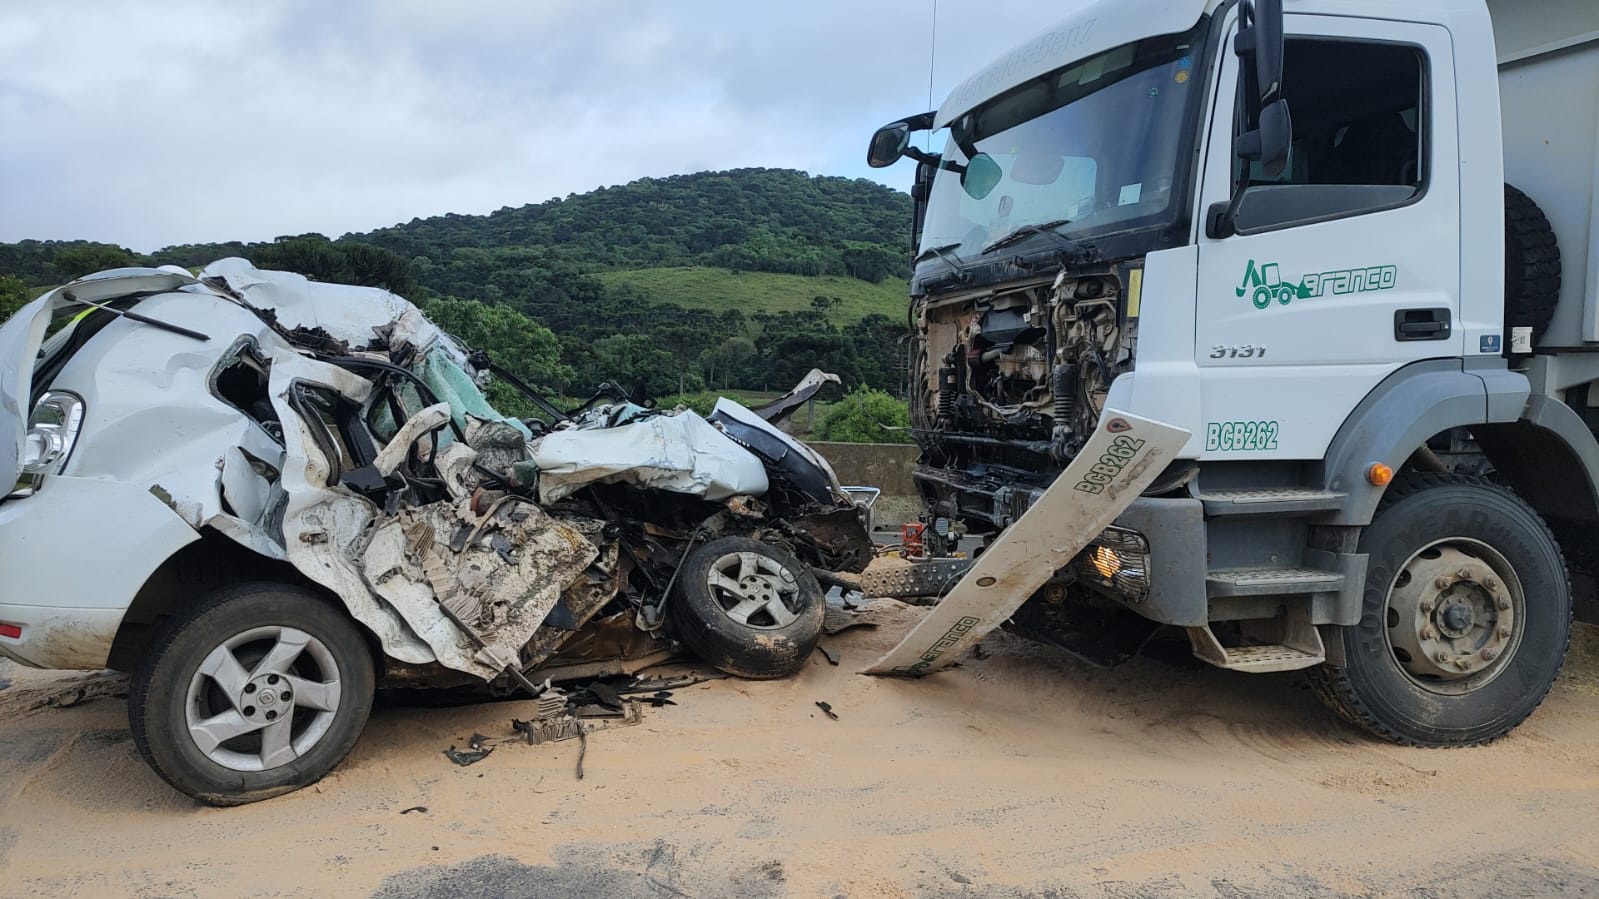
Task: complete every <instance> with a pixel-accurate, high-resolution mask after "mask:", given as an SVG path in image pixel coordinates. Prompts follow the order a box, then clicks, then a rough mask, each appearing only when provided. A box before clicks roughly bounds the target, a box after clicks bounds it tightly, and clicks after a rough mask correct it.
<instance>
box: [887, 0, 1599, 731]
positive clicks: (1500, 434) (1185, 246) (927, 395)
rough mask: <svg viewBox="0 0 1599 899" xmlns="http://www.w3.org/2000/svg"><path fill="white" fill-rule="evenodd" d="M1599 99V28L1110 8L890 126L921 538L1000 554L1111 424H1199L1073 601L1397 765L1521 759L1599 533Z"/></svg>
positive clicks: (1352, 9) (1347, 14) (1347, 13)
mask: <svg viewBox="0 0 1599 899" xmlns="http://www.w3.org/2000/svg"><path fill="white" fill-rule="evenodd" d="M1490 7H1491V8H1490ZM1496 39H1497V41H1498V44H1499V46H1498V48H1497V49H1496ZM1501 91H1503V93H1504V96H1505V103H1504V105H1503V110H1504V111H1503V112H1501V109H1502V107H1501V102H1500V101H1501ZM1596 92H1599V8H1595V7H1592V5H1591V4H1587V3H1583V2H1580V0H1569V2H1565V0H1541V2H1539V3H1533V4H1526V3H1516V4H1512V3H1509V2H1502V3H1498V2H1496V3H1491V4H1485V3H1484V2H1482V0H1405V2H1398V0H1287V2H1286V3H1285V2H1283V0H1192V2H1154V0H1115V2H1108V0H1107V2H1099V3H1092V4H1087V5H1085V6H1083V7H1082V8H1081V9H1080V10H1079V11H1078V12H1077V13H1075V14H1074V15H1073V16H1071V17H1070V18H1068V19H1066V20H1065V21H1062V22H1061V23H1059V24H1057V25H1055V26H1053V27H1052V28H1050V29H1048V30H1046V31H1045V32H1044V33H1042V34H1040V35H1039V36H1037V37H1035V38H1034V39H1032V40H1031V41H1029V42H1027V43H1026V44H1023V45H1022V46H1020V47H1018V48H1017V49H1016V50H1014V51H1012V52H1011V53H1009V54H1007V55H1006V56H1004V57H1001V58H1000V59H999V60H996V61H995V62H994V63H993V64H991V65H990V66H988V67H987V68H985V69H983V70H982V71H980V72H978V73H976V74H975V75H973V76H972V77H971V78H969V79H967V80H966V81H965V82H963V83H961V84H960V85H959V86H958V87H956V88H955V90H954V91H953V92H951V94H950V95H949V97H948V99H947V100H946V101H945V102H944V103H943V105H942V106H940V107H939V109H938V110H936V111H934V112H929V113H925V114H923V115H919V116H912V117H908V118H906V119H904V120H901V121H899V122H895V123H891V124H890V125H888V126H885V128H884V129H882V130H880V131H879V132H878V133H877V135H875V136H874V138H873V141H872V145H871V149H870V151H869V161H870V162H872V163H873V164H874V165H876V164H890V163H892V162H893V161H895V160H896V159H897V158H899V157H901V156H909V157H911V158H913V159H915V160H916V162H917V171H916V175H915V186H914V188H913V197H914V198H915V200H916V206H915V210H916V212H915V214H916V220H915V228H914V231H915V242H916V248H915V255H914V276H913V280H912V284H911V293H912V305H913V312H914V316H915V322H916V333H915V340H914V342H913V348H912V358H911V375H910V383H909V385H908V392H909V402H910V407H911V415H912V425H913V429H914V433H915V436H916V439H917V442H918V443H919V445H920V447H921V450H922V459H921V463H920V464H919V465H918V468H917V470H916V473H915V477H916V482H917V484H918V487H919V489H920V491H921V493H922V496H923V499H924V504H925V509H926V518H927V520H928V523H929V525H931V527H930V528H929V531H930V532H931V533H933V534H938V535H948V534H952V533H953V534H960V533H962V532H969V533H971V534H973V535H976V536H979V537H991V536H992V535H995V534H998V533H1000V532H1001V531H1003V530H1004V529H1005V528H1007V527H1009V526H1011V525H1012V524H1013V523H1015V522H1016V521H1017V520H1018V519H1019V518H1020V517H1021V515H1022V513H1023V512H1025V511H1026V510H1027V509H1028V508H1029V507H1030V505H1031V504H1032V503H1033V502H1034V501H1035V500H1036V499H1037V498H1038V497H1039V496H1040V495H1041V494H1042V492H1043V491H1044V489H1045V488H1046V487H1048V485H1049V484H1050V483H1051V482H1052V481H1053V479H1054V477H1055V476H1056V475H1057V474H1058V473H1059V472H1060V471H1061V470H1062V469H1063V468H1064V467H1065V465H1067V464H1068V463H1070V462H1071V461H1072V460H1073V459H1074V458H1075V457H1076V455H1077V454H1078V452H1079V451H1080V450H1081V448H1082V447H1083V445H1084V442H1085V441H1086V440H1087V438H1088V436H1089V435H1090V434H1091V433H1092V432H1093V430H1094V428H1095V427H1096V425H1097V423H1098V421H1099V418H1100V415H1101V413H1102V411H1103V410H1105V409H1106V408H1115V409H1118V410H1124V411H1127V412H1129V413H1132V414H1135V415H1138V416H1143V417H1147V418H1150V419H1155V420H1158V421H1162V422H1165V423H1168V424H1172V425H1176V426H1178V427H1181V428H1183V429H1184V430H1186V431H1188V432H1189V434H1190V437H1189V439H1188V442H1187V445H1186V446H1184V447H1183V448H1182V450H1181V451H1180V452H1179V453H1177V458H1176V460H1175V461H1173V462H1172V463H1171V464H1170V465H1169V466H1168V467H1167V469H1166V471H1165V472H1164V473H1163V475H1162V476H1161V477H1160V478H1158V479H1157V480H1156V482H1155V483H1154V484H1153V485H1152V486H1150V487H1149V488H1148V489H1146V490H1145V491H1144V492H1143V495H1142V496H1139V497H1138V498H1136V499H1134V500H1132V501H1131V503H1130V505H1128V507H1127V508H1126V509H1125V510H1124V511H1123V512H1122V513H1121V515H1120V517H1119V518H1118V519H1117V521H1116V524H1115V525H1114V526H1113V527H1111V528H1109V529H1107V530H1106V531H1105V532H1104V533H1103V534H1101V535H1100V536H1099V537H1098V538H1096V539H1095V540H1093V541H1092V542H1091V543H1090V544H1089V547H1088V549H1086V550H1085V551H1084V552H1083V553H1082V554H1081V555H1080V556H1078V557H1077V559H1076V560H1075V561H1074V562H1073V563H1072V564H1071V565H1070V566H1068V567H1067V569H1066V570H1064V571H1062V572H1061V573H1060V575H1059V576H1058V577H1057V579H1056V583H1055V584H1053V585H1051V588H1050V596H1051V598H1055V599H1059V597H1060V596H1061V595H1062V593H1064V594H1065V595H1066V596H1067V597H1068V600H1069V602H1071V603H1076V604H1082V605H1088V606H1098V607H1110V608H1114V609H1118V610H1121V611H1125V612H1131V613H1133V614H1135V615H1137V616H1139V617H1141V618H1143V619H1145V620H1147V621H1149V622H1153V623H1158V624H1164V625H1172V626H1176V627H1179V628H1183V629H1185V630H1186V632H1187V634H1188V636H1189V638H1190V640H1191V642H1192V645H1193V648H1194V651H1195V653H1196V655H1198V656H1199V657H1200V658H1202V659H1205V660H1206V661H1209V662H1211V663H1213V664H1216V665H1219V666H1221V667H1225V668H1231V669H1236V670H1242V671H1255V672H1271V671H1282V670H1290V669H1300V668H1303V669H1309V670H1311V672H1312V678H1313V681H1314V682H1315V683H1316V684H1317V688H1318V693H1320V694H1321V695H1322V696H1323V697H1324V698H1326V699H1327V700H1328V702H1329V703H1330V704H1331V705H1333V706H1334V707H1335V708H1336V709H1337V710H1338V711H1340V712H1342V713H1344V715H1345V716H1346V717H1348V718H1350V719H1351V720H1354V721H1356V722H1358V723H1360V724H1362V725H1364V726H1366V727H1367V728H1368V729H1369V730H1371V731H1373V732H1375V733H1377V734H1379V735H1381V736H1384V737H1387V738H1389V739H1394V740H1397V741H1400V742H1409V743H1420V744H1428V745H1432V744H1451V743H1473V742H1482V741H1484V740H1489V739H1493V738H1494V737H1497V736H1499V735H1500V734H1502V733H1504V732H1506V731H1508V730H1509V729H1510V728H1512V727H1514V726H1515V724H1516V723H1519V721H1520V720H1522V719H1523V718H1525V717H1526V715H1527V714H1530V713H1531V711H1532V710H1533V709H1534V708H1535V707H1536V706H1537V704H1538V702H1539V701H1540V700H1541V698H1542V696H1543V695H1544V693H1545V692H1546V691H1547V690H1548V687H1549V685H1550V683H1552V681H1553V678H1554V676H1555V674H1556V672H1557V671H1558V669H1559V667H1560V663H1561V659H1562V658H1563V655H1564V652H1565V646H1566V641H1567V637H1568V634H1569V627H1570V619H1571V614H1572V608H1573V600H1572V595H1571V594H1572V590H1571V586H1570V582H1569V578H1568V574H1567V566H1566V563H1565V562H1564V561H1562V550H1564V554H1565V558H1567V559H1570V560H1572V564H1573V566H1574V567H1576V568H1577V569H1578V570H1579V571H1583V570H1585V569H1584V559H1585V557H1586V556H1587V555H1588V551H1587V549H1586V548H1587V546H1588V545H1590V543H1591V539H1590V537H1591V534H1592V527H1593V525H1594V523H1595V522H1596V521H1599V500H1596V496H1599V494H1596V490H1595V484H1596V483H1599V443H1596V442H1595V439H1594V429H1593V426H1592V425H1591V424H1590V423H1592V424H1594V425H1599V408H1595V407H1599V394H1594V397H1595V398H1594V399H1593V400H1592V403H1591V404H1590V394H1591V392H1592V391H1591V386H1592V385H1593V384H1595V383H1599V354H1596V353H1594V352H1593V351H1594V350H1595V349H1599V302H1596V299H1595V290H1596V288H1595V282H1596V277H1599V276H1596V274H1595V273H1594V272H1593V270H1592V268H1591V266H1590V259H1592V260H1594V261H1596V262H1599V255H1592V256H1590V253H1589V248H1590V247H1591V246H1593V245H1594V243H1595V242H1596V241H1599V220H1595V219H1594V218H1593V217H1592V216H1591V210H1592V205H1593V187H1594V173H1595V169H1596V160H1599V155H1596V153H1595V135H1596V118H1595V116H1596V110H1599V101H1596V97H1595V94H1596ZM922 129H930V130H932V131H934V132H935V142H934V145H936V143H937V141H938V140H941V141H942V144H943V146H942V150H941V151H940V152H937V153H932V152H927V151H922V150H918V149H916V148H914V147H913V146H911V142H910V139H909V137H910V135H911V134H912V133H914V132H915V131H917V130H922ZM1507 172H1508V178H1507ZM1507 181H1508V182H1509V184H1507ZM1590 223H1592V224H1590ZM1591 229H1596V230H1591ZM1557 534H1558V535H1559V536H1558V537H1557V536H1556V535H1557ZM1042 599H1043V597H1042V596H1041V597H1040V600H1042Z"/></svg>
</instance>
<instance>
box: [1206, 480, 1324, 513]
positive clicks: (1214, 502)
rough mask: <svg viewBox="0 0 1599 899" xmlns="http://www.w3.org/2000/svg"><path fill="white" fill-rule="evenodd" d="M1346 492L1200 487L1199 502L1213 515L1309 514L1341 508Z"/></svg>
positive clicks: (1299, 488)
mask: <svg viewBox="0 0 1599 899" xmlns="http://www.w3.org/2000/svg"><path fill="white" fill-rule="evenodd" d="M1346 498H1348V494H1344V493H1338V492H1336V491H1332V490H1314V489H1310V488H1304V487H1270V488H1265V489H1258V490H1201V491H1200V492H1199V501H1200V502H1201V503H1203V504H1204V506H1205V514H1206V515H1208V516H1211V517H1212V518H1215V517H1219V516H1225V515H1312V514H1316V513H1320V512H1336V511H1338V510H1339V509H1341V508H1343V505H1344V500H1345V499H1346Z"/></svg>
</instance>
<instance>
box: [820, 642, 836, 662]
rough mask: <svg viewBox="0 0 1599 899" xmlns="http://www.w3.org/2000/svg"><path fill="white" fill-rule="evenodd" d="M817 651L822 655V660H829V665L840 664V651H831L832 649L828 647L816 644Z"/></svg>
mask: <svg viewBox="0 0 1599 899" xmlns="http://www.w3.org/2000/svg"><path fill="white" fill-rule="evenodd" d="M816 651H817V652H819V653H821V654H822V658H824V659H826V660H827V664H829V665H837V664H838V650H836V649H830V648H828V647H826V646H823V645H822V644H820V643H818V644H816Z"/></svg>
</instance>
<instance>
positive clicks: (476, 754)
mask: <svg viewBox="0 0 1599 899" xmlns="http://www.w3.org/2000/svg"><path fill="white" fill-rule="evenodd" d="M488 740H489V738H488V737H485V736H483V735H482V734H473V735H472V739H471V740H469V741H468V745H469V746H470V747H471V748H470V749H465V750H462V749H456V748H455V745H454V744H453V743H452V744H451V745H450V748H449V749H446V750H444V757H445V758H447V759H449V760H450V761H452V762H454V763H456V764H457V765H460V766H461V767H463V768H465V767H466V766H467V765H475V764H477V763H478V762H481V761H483V760H484V759H486V758H488V757H489V753H491V752H493V751H494V746H493V745H492V744H491V743H489V741H488Z"/></svg>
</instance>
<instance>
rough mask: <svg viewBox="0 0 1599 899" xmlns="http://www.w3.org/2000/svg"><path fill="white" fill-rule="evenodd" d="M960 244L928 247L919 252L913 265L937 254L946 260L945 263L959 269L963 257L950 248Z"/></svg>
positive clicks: (912, 262)
mask: <svg viewBox="0 0 1599 899" xmlns="http://www.w3.org/2000/svg"><path fill="white" fill-rule="evenodd" d="M958 246H960V244H958V243H947V244H944V245H943V246H941V247H928V248H927V249H925V250H923V251H921V252H920V253H918V254H917V255H916V258H915V259H912V260H911V265H916V264H917V263H921V262H926V261H927V260H929V259H931V258H933V257H934V256H937V257H938V258H939V259H942V260H943V261H944V264H945V265H948V266H949V267H950V268H955V269H958V268H960V267H961V258H960V257H959V256H956V255H955V254H954V253H951V252H950V250H953V249H955V248H956V247H958Z"/></svg>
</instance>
